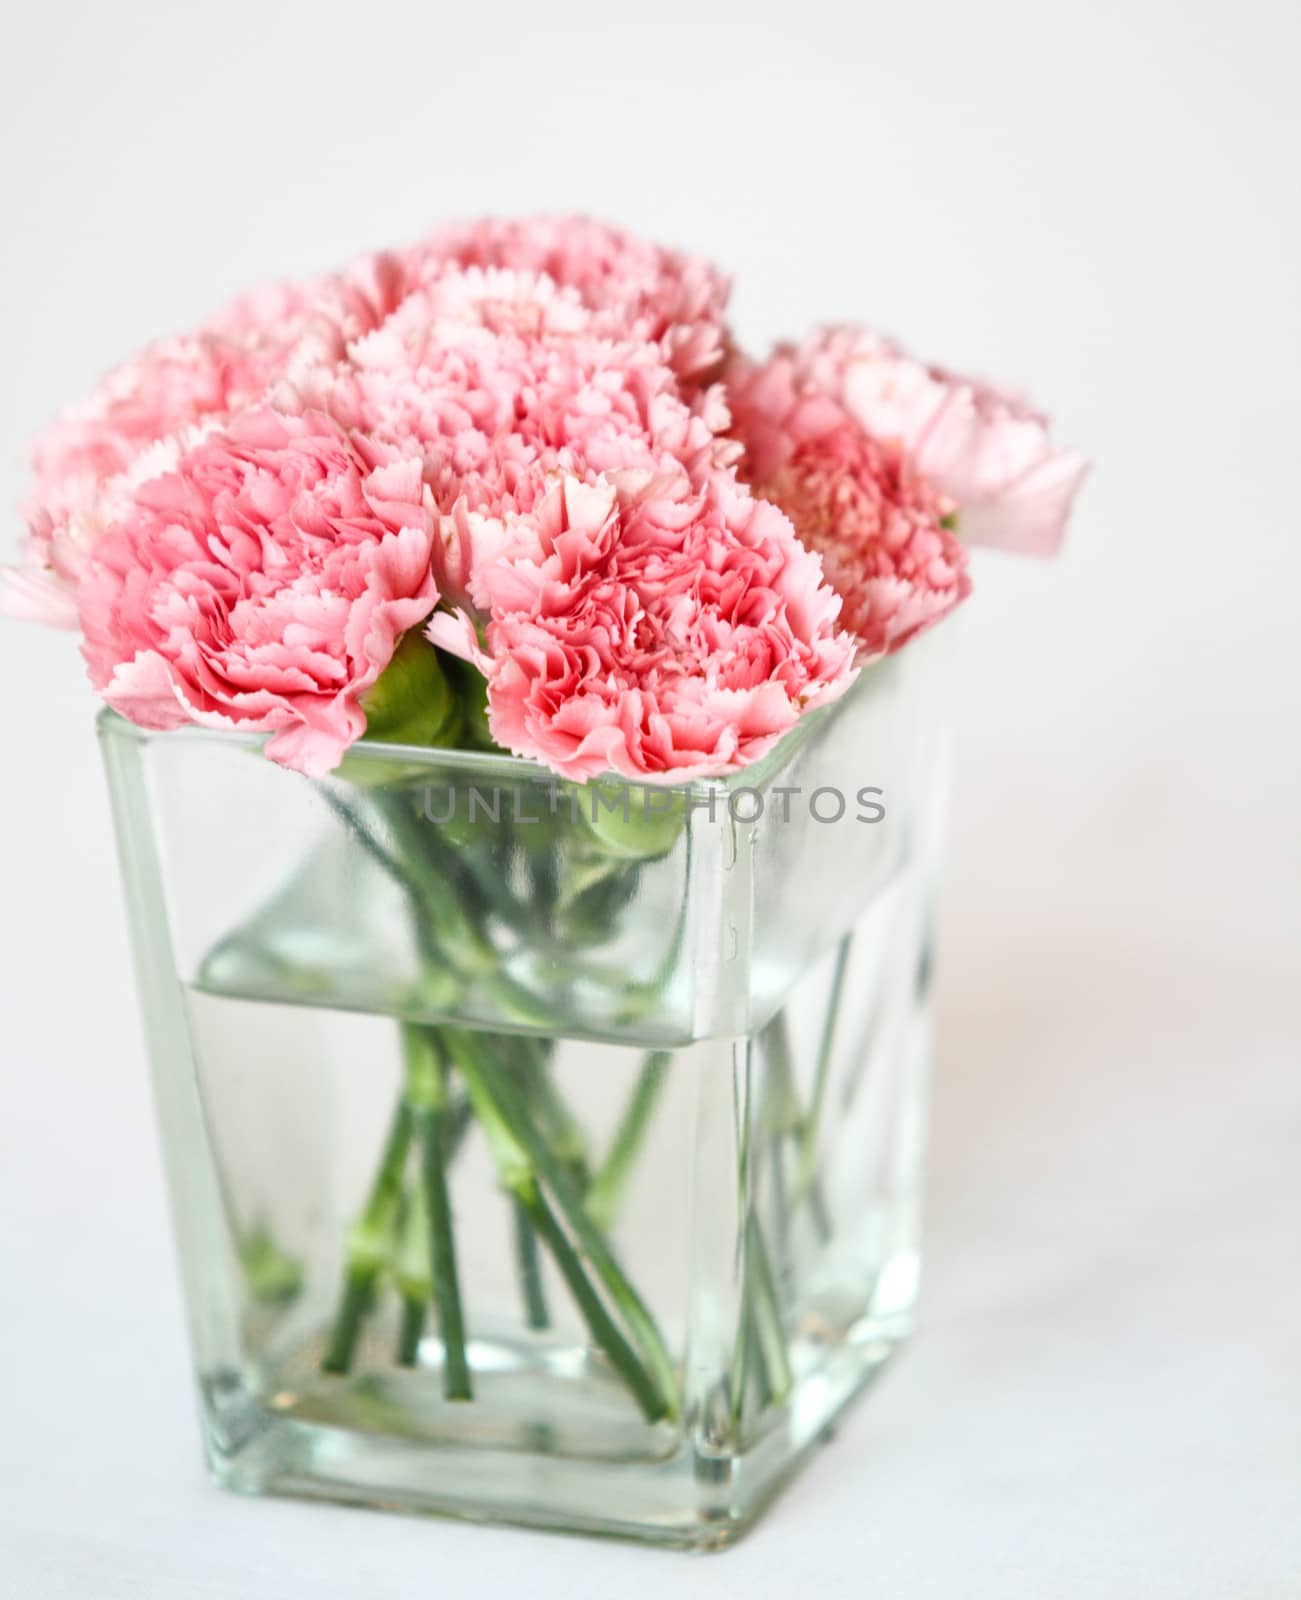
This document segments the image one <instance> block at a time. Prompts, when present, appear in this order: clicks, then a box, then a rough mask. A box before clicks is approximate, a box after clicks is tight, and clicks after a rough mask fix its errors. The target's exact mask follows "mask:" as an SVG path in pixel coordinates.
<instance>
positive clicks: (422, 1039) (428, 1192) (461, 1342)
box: [402, 1024, 474, 1400]
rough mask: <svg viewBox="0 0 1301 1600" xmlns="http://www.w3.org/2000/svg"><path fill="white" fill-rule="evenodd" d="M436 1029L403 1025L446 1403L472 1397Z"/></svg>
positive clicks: (408, 1094)
mask: <svg viewBox="0 0 1301 1600" xmlns="http://www.w3.org/2000/svg"><path fill="white" fill-rule="evenodd" d="M435 1037H436V1036H435V1034H434V1032H433V1030H432V1029H428V1028H417V1027H413V1026H411V1025H410V1024H404V1025H403V1030H402V1041H403V1051H404V1056H405V1066H406V1078H405V1082H406V1090H405V1093H406V1104H407V1105H408V1106H410V1108H411V1114H412V1116H413V1118H414V1120H415V1125H416V1134H417V1138H418V1140H419V1145H420V1180H421V1194H422V1198H423V1200H424V1204H425V1213H426V1215H427V1216H428V1218H429V1254H430V1272H431V1275H432V1278H433V1286H434V1306H435V1308H436V1309H437V1311H438V1332H439V1335H440V1336H441V1338H442V1341H443V1394H444V1395H445V1396H446V1398H447V1399H448V1400H470V1399H473V1397H474V1391H473V1387H472V1385H471V1383H470V1367H469V1362H468V1360H467V1359H466V1353H465V1319H464V1315H463V1313H462V1310H461V1282H460V1275H459V1273H458V1271H457V1266H456V1239H455V1235H454V1232H453V1226H452V1205H451V1199H450V1197H449V1195H448V1192H447V1167H446V1159H445V1157H446V1144H447V1128H446V1105H447V1067H446V1064H445V1063H444V1061H443V1059H442V1054H441V1052H440V1051H439V1050H438V1048H437V1046H436V1044H435Z"/></svg>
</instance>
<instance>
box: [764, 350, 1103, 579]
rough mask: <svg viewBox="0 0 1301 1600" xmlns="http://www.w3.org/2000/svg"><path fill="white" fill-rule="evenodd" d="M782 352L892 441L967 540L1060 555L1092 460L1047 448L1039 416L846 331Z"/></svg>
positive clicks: (803, 375) (801, 373) (801, 374)
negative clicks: (941, 497) (955, 513)
mask: <svg viewBox="0 0 1301 1600" xmlns="http://www.w3.org/2000/svg"><path fill="white" fill-rule="evenodd" d="M787 355H788V356H789V358H790V360H791V361H792V363H793V365H794V367H795V369H796V372H797V375H798V379H797V381H799V382H801V383H804V384H808V385H810V386H811V387H813V388H814V389H817V390H820V391H822V392H823V393H826V394H827V395H829V396H831V397H832V398H833V399H834V400H835V401H837V402H838V403H839V404H840V405H841V406H843V407H844V409H845V410H846V411H847V412H848V413H849V414H850V415H851V416H852V417H853V418H854V419H855V421H857V422H858V423H859V424H860V425H861V426H862V427H863V428H864V429H865V430H866V431H867V432H868V433H870V434H871V435H872V436H873V437H874V438H876V439H880V440H881V441H883V442H885V443H894V444H897V445H898V446H899V448H900V449H901V450H902V451H903V453H904V455H905V456H906V457H907V459H908V460H909V462H910V463H911V465H912V466H913V468H914V469H915V470H916V471H917V472H919V473H921V475H922V476H923V477H925V478H926V479H928V480H929V481H930V482H931V483H932V484H934V485H935V487H936V488H937V489H938V490H939V491H940V492H941V493H942V494H945V495H947V496H948V497H949V499H950V500H952V501H953V502H954V504H955V505H956V506H957V507H958V508H959V518H958V527H959V530H960V532H961V533H962V536H963V538H964V539H965V540H966V541H967V542H968V543H971V544H986V545H993V546H996V547H998V548H1001V549H1004V550H1015V551H1020V552H1022V553H1023V554H1031V555H1053V554H1055V553H1056V551H1057V549H1058V547H1059V545H1060V544H1061V541H1062V536H1063V534H1064V533H1065V531H1066V523H1067V520H1068V518H1069V516H1070V510H1071V505H1072V502H1073V501H1074V498H1075V494H1076V492H1077V490H1078V489H1079V487H1080V484H1081V483H1082V482H1083V479H1084V475H1085V473H1086V472H1087V471H1088V463H1087V461H1085V459H1084V457H1083V456H1080V455H1077V454H1076V453H1075V452H1074V451H1067V450H1059V449H1057V448H1056V447H1055V446H1054V445H1053V443H1052V440H1051V438H1050V436H1049V431H1048V423H1047V420H1046V419H1045V418H1044V417H1043V416H1041V415H1040V414H1039V413H1038V412H1037V411H1035V410H1033V409H1031V408H1030V407H1029V406H1027V405H1026V404H1024V403H1023V402H1022V401H1020V400H1018V399H1016V398H1015V397H1014V396H1011V395H1008V394H1004V393H1001V392H1000V391H999V390H997V389H993V388H990V387H989V386H987V385H985V384H982V383H980V382H978V381H976V380H975V379H973V378H963V377H958V376H955V375H954V374H952V373H948V372H945V371H944V370H943V369H942V368H940V367H927V366H924V365H923V364H922V363H921V362H919V361H914V360H913V359H912V358H911V357H910V356H908V355H907V354H905V352H904V351H902V350H901V349H900V348H899V347H898V346H897V345H895V344H892V343H891V342H890V341H889V340H888V339H883V338H881V337H879V336H878V335H875V334H868V333H861V332H859V331H857V330H855V329H852V328H831V329H827V330H825V331H824V332H822V333H820V334H818V335H816V336H815V337H814V338H812V339H810V340H809V341H808V342H807V343H806V344H804V345H803V346H802V347H801V348H800V349H799V350H796V351H789V352H787Z"/></svg>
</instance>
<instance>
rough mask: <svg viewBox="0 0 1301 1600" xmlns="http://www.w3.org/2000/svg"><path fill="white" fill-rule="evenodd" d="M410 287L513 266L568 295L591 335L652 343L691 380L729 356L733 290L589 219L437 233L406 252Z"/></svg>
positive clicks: (718, 277) (683, 259)
mask: <svg viewBox="0 0 1301 1600" xmlns="http://www.w3.org/2000/svg"><path fill="white" fill-rule="evenodd" d="M405 259H406V262H407V270H408V273H409V278H410V282H411V283H412V285H413V286H414V285H422V284H427V283H429V282H430V281H431V280H432V279H434V278H436V277H438V276H439V275H440V274H441V273H442V272H443V271H445V270H446V268H448V267H449V266H451V267H513V268H517V269H519V270H521V271H525V272H532V273H538V274H545V275H546V276H547V277H548V278H550V279H551V280H552V281H553V282H554V283H556V284H558V285H559V286H560V287H561V288H562V289H572V290H574V291H575V292H576V293H577V295H578V296H579V297H580V299H581V300H582V302H583V304H584V305H585V306H587V307H588V308H589V309H590V310H591V311H592V312H593V313H594V316H595V326H594V331H595V332H597V333H599V334H602V335H605V336H607V337H611V338H616V339H633V340H644V341H647V342H650V343H654V344H658V345H659V347H660V349H661V353H662V355H663V357H664V360H665V361H666V363H667V364H668V365H669V366H670V367H672V369H673V371H674V372H675V373H676V374H677V375H678V377H679V378H681V379H683V380H684V381H687V382H689V383H691V384H701V383H705V382H707V381H708V380H709V378H710V377H711V375H713V374H715V373H716V372H717V371H718V369H719V367H720V366H721V364H722V360H723V357H724V354H725V351H726V332H725V328H724V323H723V312H724V308H725V307H726V305H727V298H728V294H729V292H730V288H731V285H730V283H729V281H728V279H727V278H726V277H725V276H724V275H723V274H722V273H720V272H719V271H718V270H717V268H716V267H714V266H713V265H712V264H711V263H710V262H707V261H701V260H698V259H694V258H692V257H689V256H684V255H680V254H679V253H678V252H676V251H673V250H665V249H662V248H660V247H659V246H658V245H653V244H650V243H648V242H647V241H646V240H644V239H638V238H636V237H634V236H633V235H632V234H628V233H624V232H623V231H622V230H620V229H618V228H611V227H607V226H606V225H605V224H603V223H600V222H594V221H592V219H591V218H589V217H530V218H525V219H523V220H499V219H497V218H486V219H484V220H481V221H478V222H472V223H466V224H461V225H459V226H454V227H448V228H442V229H440V230H439V231H438V232H437V233H435V234H434V235H433V236H432V237H431V238H430V239H427V240H426V241H424V242H423V243H422V244H419V245H417V246H416V247H415V248H414V249H412V250H410V251H408V252H407V253H406V258H405Z"/></svg>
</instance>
